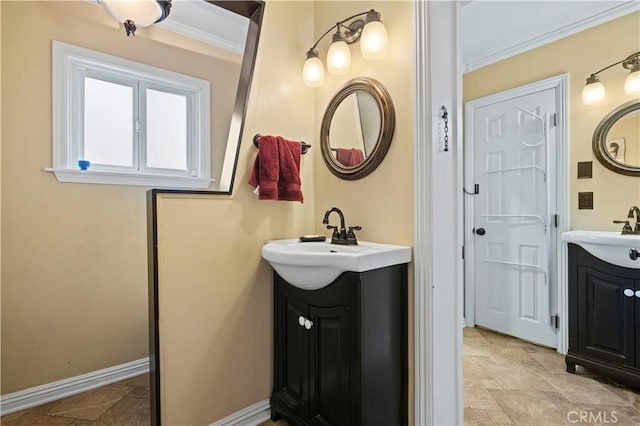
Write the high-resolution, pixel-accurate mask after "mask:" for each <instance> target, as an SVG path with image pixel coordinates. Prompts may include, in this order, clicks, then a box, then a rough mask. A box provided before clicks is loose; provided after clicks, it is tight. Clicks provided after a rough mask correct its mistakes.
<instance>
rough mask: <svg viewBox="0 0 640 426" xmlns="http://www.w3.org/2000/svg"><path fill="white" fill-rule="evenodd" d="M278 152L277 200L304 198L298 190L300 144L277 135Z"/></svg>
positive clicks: (301, 200) (301, 199)
mask: <svg viewBox="0 0 640 426" xmlns="http://www.w3.org/2000/svg"><path fill="white" fill-rule="evenodd" d="M278 154H279V158H280V180H279V182H278V200H282V201H300V202H301V203H302V202H303V200H304V197H303V196H302V191H301V190H300V156H301V155H302V144H301V143H300V142H294V141H288V140H286V139H284V138H281V137H279V136H278Z"/></svg>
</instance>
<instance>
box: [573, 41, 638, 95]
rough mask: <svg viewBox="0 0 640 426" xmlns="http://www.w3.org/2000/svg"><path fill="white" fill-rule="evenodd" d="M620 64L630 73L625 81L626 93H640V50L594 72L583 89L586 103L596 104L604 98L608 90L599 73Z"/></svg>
mask: <svg viewBox="0 0 640 426" xmlns="http://www.w3.org/2000/svg"><path fill="white" fill-rule="evenodd" d="M618 64H622V66H623V67H624V68H625V69H628V70H629V75H628V76H627V79H626V80H625V82H624V91H625V93H626V94H627V95H632V94H635V93H640V52H636V53H634V54H633V55H630V56H627V57H626V58H624V59H623V60H621V61H618V62H616V63H614V64H611V65H609V66H607V67H605V68H602V69H601V70H600V71H596V72H594V73H593V74H591V75H590V76H589V78H587V84H585V86H584V88H583V89H582V102H583V103H584V104H585V105H591V104H595V103H597V102H600V101H601V100H603V99H604V97H605V94H606V90H605V87H604V84H602V82H601V81H600V77H598V74H600V73H601V72H602V71H605V70H608V69H609V68H611V67H614V66H616V65H618Z"/></svg>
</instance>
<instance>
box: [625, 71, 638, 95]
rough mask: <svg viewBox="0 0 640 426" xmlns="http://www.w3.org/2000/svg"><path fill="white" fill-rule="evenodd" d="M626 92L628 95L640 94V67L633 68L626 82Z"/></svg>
mask: <svg viewBox="0 0 640 426" xmlns="http://www.w3.org/2000/svg"><path fill="white" fill-rule="evenodd" d="M624 91H625V93H626V94H627V95H632V94H634V93H640V66H639V67H637V68H633V69H632V70H631V73H630V74H629V75H628V76H627V79H626V80H625V81H624Z"/></svg>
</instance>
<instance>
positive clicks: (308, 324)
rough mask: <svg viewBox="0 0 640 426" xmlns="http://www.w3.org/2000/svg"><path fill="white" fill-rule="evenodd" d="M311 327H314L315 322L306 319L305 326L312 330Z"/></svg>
mask: <svg viewBox="0 0 640 426" xmlns="http://www.w3.org/2000/svg"><path fill="white" fill-rule="evenodd" d="M311 327H313V322H312V321H309V320H305V322H304V328H306V329H307V330H311Z"/></svg>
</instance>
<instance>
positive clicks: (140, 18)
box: [98, 0, 171, 36]
mask: <svg viewBox="0 0 640 426" xmlns="http://www.w3.org/2000/svg"><path fill="white" fill-rule="evenodd" d="M98 2H99V3H100V4H101V5H103V6H104V8H105V9H107V11H108V12H109V14H110V15H111V16H113V19H115V20H116V21H118V22H121V23H122V24H123V25H124V29H125V31H126V32H127V36H130V35H133V36H135V35H136V34H135V33H136V29H137V28H143V27H148V26H149V25H153V24H155V23H157V22H160V21H162V20H164V19H165V18H166V17H167V16H169V11H170V10H171V0H98Z"/></svg>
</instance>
